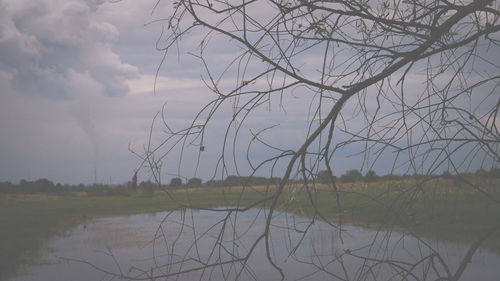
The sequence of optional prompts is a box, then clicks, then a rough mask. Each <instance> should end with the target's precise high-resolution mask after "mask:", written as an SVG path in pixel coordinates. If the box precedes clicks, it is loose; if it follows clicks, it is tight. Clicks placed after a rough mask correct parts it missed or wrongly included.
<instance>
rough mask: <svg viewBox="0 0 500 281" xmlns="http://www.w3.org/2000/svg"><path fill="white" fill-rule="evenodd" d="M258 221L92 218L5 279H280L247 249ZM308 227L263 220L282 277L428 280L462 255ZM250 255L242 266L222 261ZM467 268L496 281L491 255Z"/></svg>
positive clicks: (499, 271)
mask: <svg viewBox="0 0 500 281" xmlns="http://www.w3.org/2000/svg"><path fill="white" fill-rule="evenodd" d="M267 216H268V214H267V213H266V211H265V210H259V209H251V210H249V211H246V212H238V213H235V212H233V213H231V214H229V215H228V213H225V212H212V211H195V210H184V211H174V212H160V213H155V214H140V215H132V216H119V217H108V218H100V219H94V220H91V221H89V222H87V223H85V224H82V225H79V226H78V227H76V228H74V229H72V230H70V231H68V232H67V233H66V234H65V235H62V236H58V237H55V238H53V239H52V240H51V241H49V242H48V243H47V245H46V247H45V249H44V253H43V254H42V255H41V257H40V259H39V261H38V262H37V263H36V264H33V265H30V266H28V267H26V268H25V269H23V270H22V272H21V273H20V274H19V275H18V276H17V277H14V278H12V279H11V280H10V281H35V280H36V281H45V280H47V281H48V280H51V281H57V280H61V281H63V280H74V281H79V280H81V281H89V280H129V279H127V278H125V277H124V276H129V277H134V278H137V279H139V280H223V279H228V280H235V279H236V278H237V277H238V278H239V279H238V280H279V279H280V276H281V275H280V273H279V272H278V270H276V269H275V268H274V267H273V266H272V265H271V264H270V263H269V261H268V258H267V252H266V243H265V240H264V239H262V240H260V241H259V243H258V244H257V245H256V246H255V247H253V243H254V242H255V241H256V240H257V239H258V238H259V237H261V235H262V234H263V232H264V230H265V222H266V217H267ZM310 222H311V221H310V220H309V219H306V218H301V217H297V216H294V215H292V214H289V213H285V212H278V213H275V215H274V216H273V218H272V226H271V227H270V232H269V233H270V238H269V249H270V251H269V255H270V256H271V257H272V259H273V261H274V262H275V263H276V265H277V266H278V267H280V268H281V270H282V272H283V274H284V275H285V280H436V279H438V278H439V277H446V276H449V275H453V274H454V273H455V271H456V270H457V269H458V268H459V265H460V263H461V262H462V259H463V258H464V256H465V255H466V252H467V250H468V245H458V244H454V243H447V242H440V241H428V240H418V239H416V238H414V237H412V236H410V235H404V234H403V233H400V232H396V231H393V232H388V231H377V230H374V229H368V228H363V227H360V226H343V227H342V231H341V232H340V231H339V229H337V228H335V227H332V226H331V225H328V224H326V223H324V222H320V221H315V222H314V223H313V224H310ZM222 230H223V231H222ZM306 230H307V231H306ZM340 233H341V234H340ZM249 252H251V255H249V256H250V257H249V258H248V260H247V261H246V262H244V261H240V262H234V263H229V262H227V261H229V260H231V259H237V258H241V257H245V256H247V255H248V253H249ZM213 264H217V265H216V266H209V267H206V268H205V269H204V270H196V271H190V270H191V269H198V268H202V267H203V266H204V265H213ZM466 265H467V266H466V267H465V271H464V272H463V274H462V275H461V278H460V279H459V280H471V281H473V280H474V281H475V280H484V281H488V280H491V281H498V280H500V256H499V255H498V254H495V253H492V252H489V251H486V250H481V249H480V250H478V251H477V252H476V253H475V254H474V256H473V258H472V260H471V262H469V263H466ZM186 271H187V272H186ZM179 272H186V273H183V274H181V275H178V274H177V273H179ZM149 276H163V277H161V278H157V279H154V278H150V277H149Z"/></svg>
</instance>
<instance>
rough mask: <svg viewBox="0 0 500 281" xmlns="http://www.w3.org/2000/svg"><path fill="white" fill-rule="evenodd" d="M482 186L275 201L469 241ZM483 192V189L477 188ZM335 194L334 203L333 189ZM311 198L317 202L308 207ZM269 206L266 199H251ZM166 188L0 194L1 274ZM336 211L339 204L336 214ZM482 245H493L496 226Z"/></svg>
mask: <svg viewBox="0 0 500 281" xmlns="http://www.w3.org/2000/svg"><path fill="white" fill-rule="evenodd" d="M476 184H477V186H479V187H480V188H481V191H479V190H478V189H474V188H472V187H470V186H467V185H464V184H461V183H457V182H453V181H452V180H445V179H433V180H431V181H428V182H425V183H417V182H416V181H415V180H400V181H392V182H374V183H349V184H348V183H344V184H340V185H339V186H338V193H337V192H335V191H334V190H332V189H331V188H329V187H328V186H326V185H318V186H315V187H314V188H313V187H311V188H309V189H306V188H304V187H299V186H289V187H287V188H286V189H285V191H284V192H283V194H282V196H281V197H280V200H279V201H278V208H279V209H280V210H286V211H290V212H293V213H296V214H299V215H303V216H314V215H315V214H316V215H318V214H320V215H322V216H323V217H324V218H327V219H332V220H336V221H337V222H338V220H339V214H340V215H341V218H342V220H343V221H344V222H346V223H357V224H363V225H365V226H371V227H378V226H391V227H397V228H399V229H403V230H406V231H411V232H413V233H416V234H418V235H423V236H425V237H433V238H438V239H444V240H449V241H457V242H470V241H472V240H473V239H474V238H475V237H477V236H478V235H479V234H480V233H481V232H483V231H485V230H486V229H488V228H489V227H491V226H492V225H494V224H496V223H498V222H500V204H498V203H496V202H495V201H494V200H500V181H499V180H481V179H477V180H476ZM274 191H275V188H273V187H263V186H258V187H251V188H246V189H243V188H241V187H224V188H192V189H188V190H186V191H184V190H178V191H174V192H172V193H171V195H173V196H175V199H176V201H177V202H182V203H183V204H186V205H189V204H192V205H196V206H236V205H242V206H248V205H249V204H252V203H253V202H257V201H259V200H261V199H263V198H266V197H268V196H270V195H272V194H273V192H274ZM483 191H484V192H487V193H488V196H486V195H485V194H483ZM337 195H338V196H339V201H340V203H341V206H340V208H339V207H338V206H337V204H336V202H337V200H336V196H337ZM311 202H314V204H315V205H316V206H317V208H316V209H314V208H313V207H312V204H311ZM258 206H259V207H269V201H267V202H266V203H263V204H260V205H258ZM178 207H179V204H178V203H176V202H175V201H173V200H172V199H171V198H170V197H169V196H167V194H166V193H165V192H157V193H156V194H155V195H154V196H146V195H142V194H140V193H139V194H135V195H131V196H102V197H88V196H86V195H83V194H74V195H71V196H55V195H16V196H14V195H10V196H4V197H1V198H0V226H1V227H0V280H6V279H7V278H8V277H9V276H12V274H15V272H16V270H18V269H19V268H20V267H22V265H25V264H29V263H30V262H32V261H33V259H34V258H36V257H37V254H38V252H39V251H40V249H41V248H42V247H43V243H44V242H45V241H47V239H48V238H50V237H52V236H54V235H56V234H59V233H63V232H64V231H65V230H68V229H69V228H71V227H73V226H76V225H77V224H79V223H81V222H83V221H84V220H88V219H91V218H94V217H102V216H113V215H127V214H137V213H149V212H157V211H164V210H172V209H175V208H178ZM339 210H340V211H341V212H340V213H339ZM485 247H488V248H491V249H494V250H498V251H500V233H499V234H498V235H496V236H495V238H493V239H490V240H488V241H486V244H485Z"/></svg>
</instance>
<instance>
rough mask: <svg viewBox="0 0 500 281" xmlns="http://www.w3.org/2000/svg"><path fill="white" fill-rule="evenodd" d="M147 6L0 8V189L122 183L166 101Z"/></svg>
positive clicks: (4, 4) (7, 4)
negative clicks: (2, 184)
mask: <svg viewBox="0 0 500 281" xmlns="http://www.w3.org/2000/svg"><path fill="white" fill-rule="evenodd" d="M153 4H154V3H152V1H133V0H129V1H121V2H118V3H108V2H104V1H92V0H88V1H81V0H61V1H57V0H56V1H54V0H41V1H30V0H27V1H23V0H21V1H18V0H15V1H11V0H2V1H0V53H1V55H0V99H1V102H0V181H12V182H18V181H19V180H20V179H27V180H34V179H38V178H48V179H50V180H52V181H54V182H61V183H72V184H76V183H85V184H89V183H93V182H94V181H97V182H103V183H113V184H117V183H122V182H126V181H127V180H130V178H131V177H132V173H133V170H134V169H136V168H137V166H138V164H137V162H138V159H137V157H135V156H134V155H133V154H132V153H130V151H129V147H131V148H140V147H142V145H143V144H144V143H145V142H146V141H147V137H148V131H149V127H150V125H151V121H152V119H153V117H154V115H155V113H156V112H157V111H158V110H159V109H161V106H162V104H163V103H164V102H165V100H166V95H165V94H156V95H154V94H153V85H154V84H153V79H154V74H155V72H156V68H157V67H158V64H159V61H160V59H161V53H159V52H157V51H156V50H155V42H156V39H157V37H158V34H159V32H160V31H161V26H158V25H157V26H155V25H149V26H145V24H147V23H148V22H150V21H151V20H152V16H151V10H152V7H153ZM172 80H175V78H174V77H172V78H166V77H161V78H160V82H161V83H159V84H160V85H161V86H160V87H159V88H158V91H159V92H161V91H167V92H168V91H174V90H176V87H182V88H185V89H187V88H190V87H198V85H196V84H195V85H188V84H189V83H188V84H183V85H181V84H179V83H178V82H175V81H174V82H173V81H172ZM163 85H165V86H163Z"/></svg>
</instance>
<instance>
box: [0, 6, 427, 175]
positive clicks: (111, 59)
mask: <svg viewBox="0 0 500 281" xmlns="http://www.w3.org/2000/svg"><path fill="white" fill-rule="evenodd" d="M156 2H157V1H147V0H144V1H139V0H122V1H105V0H38V1H32V0H0V181H11V182H18V181H19V180H21V179H27V180H35V179H38V178H48V179H50V180H52V181H54V182H61V183H72V184H78V183H85V184H89V183H93V182H94V181H97V182H101V183H112V184H117V183H123V182H126V181H128V180H130V178H131V177H132V174H133V171H134V169H136V168H138V167H139V166H140V159H138V157H136V156H135V155H134V154H133V153H131V151H130V150H129V149H132V150H133V151H135V152H138V153H139V154H140V153H142V152H144V150H145V148H146V147H147V145H148V142H149V132H150V127H151V125H152V121H153V118H154V116H155V115H156V113H157V112H159V111H160V110H162V108H163V106H164V104H166V107H165V111H164V114H165V118H167V119H168V121H169V122H170V123H171V124H173V125H174V127H175V126H176V128H177V129H180V128H182V127H183V126H186V125H188V124H189V122H191V120H192V117H193V116H194V114H195V113H196V112H197V111H198V110H199V109H200V107H201V106H203V104H204V103H206V102H207V101H209V98H210V97H209V96H207V89H206V87H205V86H204V84H203V82H202V81H201V79H200V73H202V72H203V71H200V69H201V68H200V66H201V65H200V61H199V60H197V59H195V58H194V57H193V56H189V55H186V54H180V55H181V56H180V57H177V56H175V55H174V56H173V58H172V57H169V59H168V60H167V61H166V62H165V64H164V65H163V67H162V68H161V71H160V72H159V76H158V78H157V81H156V88H154V85H155V75H156V71H157V69H158V66H159V64H160V61H161V60H162V56H163V54H162V52H160V51H157V50H156V48H155V47H156V43H157V40H158V38H159V36H160V34H161V32H162V24H163V23H162V22H161V21H156V20H157V19H162V18H163V17H164V16H165V15H166V14H167V13H168V11H167V10H168V9H170V8H171V6H172V5H171V2H170V1H161V2H160V5H159V6H158V7H156V9H154V10H153V8H154V5H155V3H156ZM196 39H199V38H196ZM189 40H190V37H189V36H187V37H186V38H184V44H187V45H189V44H190V41H189ZM214 41H216V39H214ZM193 42H197V41H194V40H193ZM193 44H195V43H193ZM224 44H225V43H224V42H216V44H214V45H215V46H216V48H214V49H212V50H211V52H212V53H211V55H210V57H209V58H210V59H211V60H212V62H215V63H214V64H212V65H215V66H217V61H218V60H225V59H227V58H228V57H231V56H234V53H233V54H232V53H231V50H230V49H227V48H224ZM315 60H317V61H318V62H319V63H321V56H318V57H317V58H315V57H307V61H308V62H314V61H315ZM304 64H305V63H304ZM422 77H424V76H421V77H417V76H415V77H414V78H413V80H412V81H409V86H410V87H413V88H418V85H420V84H421V83H422V81H419V79H420V80H422V79H421V78H422ZM224 83H225V82H224V81H222V82H221V85H222V86H224ZM227 83H232V82H231V81H227ZM412 83H413V84H412ZM154 89H156V91H154ZM298 92H300V91H297V93H294V94H293V97H294V98H291V99H286V100H285V101H280V100H278V101H277V102H275V104H278V106H277V108H278V110H275V111H274V112H271V110H269V111H266V110H259V111H256V114H257V115H256V116H253V118H252V119H251V121H250V125H252V124H253V125H255V126H254V128H255V129H262V128H266V127H268V126H275V125H278V124H279V125H280V130H279V131H277V132H278V134H276V135H275V136H274V137H275V139H272V137H271V138H270V139H268V140H269V141H270V142H271V143H272V142H273V141H274V143H277V144H280V143H283V140H286V141H287V143H289V144H290V146H291V147H293V146H294V144H296V145H298V144H300V141H301V140H303V138H304V136H305V134H304V132H306V131H307V126H308V122H309V120H308V118H307V114H308V113H310V112H308V110H309V108H307V107H306V106H304V100H303V99H301V97H300V94H299V93H298ZM282 102H283V104H282ZM373 105H374V104H371V106H373ZM352 106H353V107H352V108H353V110H355V107H356V105H355V104H353V105H352ZM368 106H370V103H368ZM282 109H286V110H282ZM348 110H349V109H348ZM224 114H226V115H227V116H224ZM219 117H222V119H221V120H225V121H224V122H221V123H218V122H214V123H215V124H214V127H212V128H211V133H208V135H207V136H206V137H207V139H210V137H213V138H212V139H214V140H215V142H212V143H210V142H207V143H205V145H206V146H207V150H206V152H204V154H203V158H204V159H211V160H214V159H216V158H217V153H218V152H220V150H219V151H217V150H215V149H213V147H214V146H217V145H219V146H220V134H221V133H222V132H224V128H225V126H226V124H227V120H230V119H231V111H230V110H226V111H225V110H222V111H221V116H219ZM224 118H225V119H224ZM280 118H281V119H280ZM218 126H220V127H218ZM153 128H154V129H153V131H154V132H155V133H154V135H153V138H152V141H153V143H159V142H161V141H162V140H163V139H164V138H165V136H166V135H165V134H162V132H163V131H162V130H164V129H165V128H164V127H161V126H155V127H153ZM174 129H175V128H174ZM254 132H255V131H254ZM210 134H212V135H210ZM243 134H246V136H247V137H251V135H250V131H249V130H247V131H245V132H243ZM218 137H219V138H218ZM217 141H218V142H219V143H217ZM238 145H240V144H238ZM228 147H229V149H230V148H231V145H228ZM246 148H247V143H244V144H241V146H239V147H238V149H237V150H236V151H235V153H236V155H237V157H241V158H242V159H244V158H245V157H246V155H245V152H246ZM261 148H262V147H261ZM240 150H241V151H240ZM195 151H196V150H195ZM198 151H199V150H198ZM251 152H252V154H253V157H254V159H255V160H256V161H257V160H259V159H261V160H262V159H264V157H266V156H267V155H266V150H265V149H259V148H258V146H256V147H252V148H251ZM185 153H186V154H185V155H184V156H185V157H184V158H185V159H187V160H186V161H184V165H185V166H186V167H187V170H189V171H191V170H194V172H193V173H191V174H186V176H187V177H191V176H199V177H201V178H203V179H204V180H207V179H209V178H210V177H211V176H212V175H213V170H214V162H213V161H212V162H210V163H209V164H207V166H206V167H203V164H204V163H202V164H201V167H200V168H199V169H198V170H196V169H193V168H194V165H196V161H195V160H193V159H196V157H197V152H196V153H194V154H189V153H188V152H185ZM346 154H349V152H346ZM173 156H174V157H173V158H174V159H175V156H176V155H175V153H174V155H173ZM381 161H383V160H381ZM202 162H203V161H202ZM215 162H216V161H215ZM207 163H208V162H207ZM339 163H341V165H340V167H338V168H336V170H337V171H338V172H339V173H342V172H343V171H345V170H347V169H349V168H354V167H356V168H359V163H357V162H356V161H355V160H353V159H352V158H345V159H342V161H341V162H339ZM387 163H389V162H387ZM247 164H248V163H247ZM163 165H164V166H167V169H166V173H167V175H166V178H167V179H166V181H168V180H169V179H168V177H169V175H168V173H170V177H171V176H172V174H175V173H176V171H177V170H176V167H178V163H177V162H175V161H174V162H172V163H170V162H169V163H163ZM389 166H390V165H389ZM247 168H248V167H247ZM243 169H244V167H243ZM95 172H96V173H95ZM230 172H231V173H233V172H235V170H233V171H230ZM385 172H387V171H385ZM149 176H150V174H149V173H148V172H147V171H146V170H142V171H141V173H140V178H139V179H140V180H147V179H148V177H149Z"/></svg>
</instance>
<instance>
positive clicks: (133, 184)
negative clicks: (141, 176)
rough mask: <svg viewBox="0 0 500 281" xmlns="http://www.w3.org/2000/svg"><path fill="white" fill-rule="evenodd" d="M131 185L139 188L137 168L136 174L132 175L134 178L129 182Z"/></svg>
mask: <svg viewBox="0 0 500 281" xmlns="http://www.w3.org/2000/svg"><path fill="white" fill-rule="evenodd" d="M129 184H130V187H132V188H134V189H137V170H134V175H133V176H132V180H131V181H130V182H129Z"/></svg>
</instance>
